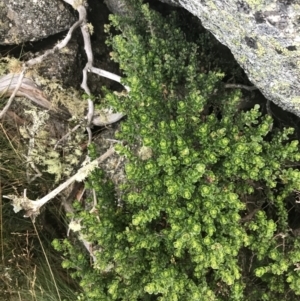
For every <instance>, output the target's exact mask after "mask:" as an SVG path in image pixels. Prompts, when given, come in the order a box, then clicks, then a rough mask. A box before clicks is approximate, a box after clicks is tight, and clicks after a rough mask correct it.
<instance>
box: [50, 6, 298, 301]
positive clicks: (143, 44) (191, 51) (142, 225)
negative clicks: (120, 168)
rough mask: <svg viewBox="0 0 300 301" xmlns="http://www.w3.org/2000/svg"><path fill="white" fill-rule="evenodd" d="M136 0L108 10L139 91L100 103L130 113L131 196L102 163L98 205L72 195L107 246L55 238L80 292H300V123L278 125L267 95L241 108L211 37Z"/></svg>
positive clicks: (205, 295) (260, 296) (136, 295)
mask: <svg viewBox="0 0 300 301" xmlns="http://www.w3.org/2000/svg"><path fill="white" fill-rule="evenodd" d="M135 2H138V4H137V8H136V12H135V15H133V16H132V18H124V17H123V18H121V17H116V16H113V17H111V26H112V27H113V28H114V30H115V29H116V30H117V32H119V33H118V34H117V35H113V34H111V35H110V38H109V43H110V45H111V46H112V47H113V49H114V52H113V53H112V56H113V58H114V60H115V61H117V62H118V63H119V64H120V68H121V70H122V71H123V74H124V78H125V79H124V83H126V85H128V86H130V87H131V91H130V93H129V94H128V95H126V94H125V95H124V93H123V94H118V93H111V92H108V91H107V93H106V96H105V103H104V104H103V105H104V107H107V105H108V104H109V105H111V106H112V107H114V108H115V109H116V110H117V111H121V112H125V113H126V114H127V117H126V119H125V120H124V121H122V123H121V130H120V131H119V132H118V133H117V139H119V140H120V141H124V142H126V143H121V144H118V145H117V146H116V150H117V151H118V152H119V154H121V155H124V156H126V158H127V163H126V166H125V171H126V175H127V180H126V182H125V183H123V184H122V185H121V187H118V190H121V191H122V199H121V200H117V199H116V196H115V190H114V189H115V188H114V187H113V185H112V184H111V183H110V182H109V180H108V179H107V178H106V176H105V175H104V173H103V172H102V171H100V170H98V171H95V172H94V173H93V174H92V175H91V176H90V178H89V181H88V186H89V187H93V188H94V189H95V190H96V193H97V201H98V205H97V209H98V210H97V214H95V212H93V213H89V212H86V211H84V210H83V209H82V208H81V206H80V204H78V203H75V207H76V212H77V213H76V214H75V215H74V218H75V219H78V220H80V221H81V225H82V226H83V228H82V233H83V235H85V238H86V239H87V240H89V241H93V242H94V244H95V249H96V250H98V251H96V252H95V254H96V258H97V262H96V263H94V264H93V265H92V266H91V265H90V262H89V259H88V258H87V257H86V256H85V255H84V254H83V250H82V249H80V248H79V247H78V246H74V245H72V244H71V242H70V241H64V242H63V243H59V242H58V241H55V242H54V245H55V246H56V248H57V249H60V250H64V252H65V255H67V258H68V259H66V260H65V262H64V266H65V267H66V268H73V269H76V272H74V276H76V277H79V278H80V279H81V286H82V288H83V291H84V293H83V294H82V295H81V296H80V297H79V299H80V300H95V301H100V300H128V301H134V300H143V301H146V300H149V301H150V300H162V301H176V300H179V301H184V300H189V301H196V300H197V301H198V300H205V301H206V300H226V301H227V300H249V301H250V300H251V301H256V300H296V299H297V298H298V299H299V295H300V271H299V270H300V237H297V236H296V235H294V234H295V233H296V232H293V229H292V227H294V226H298V225H295V224H293V225H291V223H290V222H289V213H288V210H289V209H290V208H291V206H299V205H297V204H296V199H295V197H296V194H297V192H298V190H299V185H300V173H299V170H298V169H296V168H295V167H296V166H297V164H298V163H297V162H298V161H299V160H300V154H299V151H298V142H297V141H290V139H289V135H290V134H292V132H293V130H292V129H290V128H286V129H284V130H283V131H279V130H276V129H273V121H272V118H271V117H270V116H269V115H264V116H263V115H262V114H261V113H260V110H259V107H258V106H255V107H254V108H253V109H252V110H250V111H247V112H240V111H238V110H237V104H238V103H239V101H240V92H238V91H235V92H230V93H229V92H225V90H224V88H223V83H222V81H221V80H222V74H220V73H218V72H217V71H210V72H201V70H202V69H201V65H202V64H201V59H204V57H202V56H201V55H200V54H199V53H201V47H202V46H201V45H198V46H197V45H196V44H194V43H191V42H187V41H186V39H185V36H184V34H183V33H182V32H181V30H180V29H179V27H178V24H177V19H176V16H175V15H172V16H169V17H166V18H162V17H161V16H160V15H159V14H158V13H155V12H153V11H151V10H150V9H149V8H148V6H146V5H141V4H140V3H139V1H135ZM132 5H133V6H134V1H133V2H132ZM107 30H108V32H111V28H110V27H108V28H107ZM204 46H205V45H204ZM204 46H203V47H204ZM198 47H200V48H198ZM93 152H94V151H93V150H91V153H92V154H93ZM93 155H95V154H93ZM91 202H92V200H91ZM291 204H292V205H291Z"/></svg>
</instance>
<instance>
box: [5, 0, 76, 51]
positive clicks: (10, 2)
mask: <svg viewBox="0 0 300 301" xmlns="http://www.w3.org/2000/svg"><path fill="white" fill-rule="evenodd" d="M75 21H76V18H75V15H74V14H73V8H72V7H71V6H70V5H67V4H64V2H63V1H60V0H0V44H2V45H5V44H20V43H23V42H27V41H37V40H40V39H42V38H46V37H48V36H50V35H53V34H56V33H59V32H61V31H63V30H66V29H69V28H70V26H71V25H72V24H73V22H75Z"/></svg>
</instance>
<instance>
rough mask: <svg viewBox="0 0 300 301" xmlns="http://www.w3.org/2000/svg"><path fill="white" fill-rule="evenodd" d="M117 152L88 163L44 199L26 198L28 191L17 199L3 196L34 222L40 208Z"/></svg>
mask: <svg viewBox="0 0 300 301" xmlns="http://www.w3.org/2000/svg"><path fill="white" fill-rule="evenodd" d="M114 152H115V150H114V148H110V149H109V150H108V151H106V153H104V154H103V155H102V156H101V157H99V158H97V159H96V160H94V161H92V162H90V163H88V164H87V165H85V166H83V167H81V168H80V169H79V170H78V171H77V173H76V174H75V175H74V176H72V177H71V178H69V179H68V180H67V181H65V182H64V183H62V184H61V185H59V186H58V187H57V188H55V189H54V190H52V191H51V192H50V193H49V194H47V195H46V196H44V197H43V198H41V199H39V200H37V201H33V200H30V199H28V198H27V196H26V189H25V190H24V196H23V197H17V196H15V195H7V196H3V197H5V198H7V199H10V200H12V201H13V202H12V205H13V206H14V211H15V212H19V211H20V210H25V211H26V217H32V219H33V221H34V220H35V218H36V217H37V216H38V215H39V213H40V212H39V211H40V208H41V207H42V206H43V205H45V204H46V203H47V202H49V201H50V200H52V199H53V198H54V197H56V196H57V195H58V194H59V193H60V192H61V191H63V190H64V189H66V188H67V187H68V186H69V185H71V184H72V183H73V182H75V181H78V182H81V181H83V180H84V179H85V178H86V177H87V176H88V175H89V174H90V173H91V172H92V171H93V170H94V169H95V168H97V167H98V165H99V163H101V162H103V161H104V160H106V159H107V158H108V157H109V156H111V155H112V154H113V153H114Z"/></svg>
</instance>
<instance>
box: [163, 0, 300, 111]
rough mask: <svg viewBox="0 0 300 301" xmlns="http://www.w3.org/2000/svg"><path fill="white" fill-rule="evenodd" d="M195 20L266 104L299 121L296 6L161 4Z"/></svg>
mask: <svg viewBox="0 0 300 301" xmlns="http://www.w3.org/2000/svg"><path fill="white" fill-rule="evenodd" d="M162 1H163V2H165V3H172V4H180V5H181V6H182V7H184V8H185V9H187V10H188V11H190V12H191V13H192V14H194V15H195V16H197V17H198V18H199V19H201V21H202V24H203V26H204V27H205V28H206V29H208V30H209V31H210V32H211V33H212V34H214V36H215V37H216V38H217V39H218V40H219V41H220V42H221V43H222V44H224V45H226V46H227V47H228V48H229V49H230V50H231V52H232V53H233V55H234V57H235V58H236V60H237V61H238V62H239V64H240V65H241V66H242V68H243V69H244V70H245V72H246V73H247V75H248V76H249V79H250V80H251V81H252V82H253V84H255V85H256V86H257V87H258V88H259V89H260V91H261V92H262V93H263V94H264V95H265V97H266V98H268V99H270V100H271V101H273V102H274V103H276V104H277V105H279V106H280V107H282V108H283V109H284V110H288V111H290V112H292V113H294V114H296V115H298V116H300V0H293V1H292V0H244V1H242V0H239V1H237V0H226V1H225V0H162Z"/></svg>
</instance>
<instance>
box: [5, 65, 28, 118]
mask: <svg viewBox="0 0 300 301" xmlns="http://www.w3.org/2000/svg"><path fill="white" fill-rule="evenodd" d="M25 71H26V69H25V68H24V69H23V71H22V72H21V73H20V75H19V79H18V82H17V84H16V87H15V89H14V91H13V93H12V94H11V96H10V98H9V100H8V102H7V104H6V105H5V107H4V108H3V110H2V111H1V112H0V119H2V118H3V117H4V115H5V114H6V112H7V111H8V109H9V107H10V106H11V104H12V102H13V100H14V98H15V96H16V94H17V92H18V90H19V89H20V87H21V85H22V81H23V78H24V75H25Z"/></svg>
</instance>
